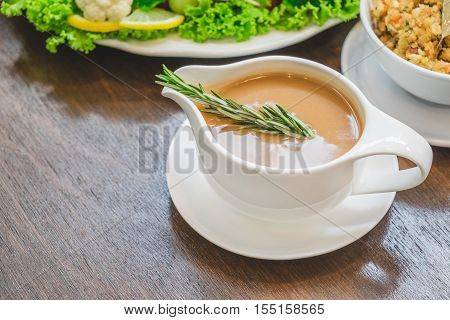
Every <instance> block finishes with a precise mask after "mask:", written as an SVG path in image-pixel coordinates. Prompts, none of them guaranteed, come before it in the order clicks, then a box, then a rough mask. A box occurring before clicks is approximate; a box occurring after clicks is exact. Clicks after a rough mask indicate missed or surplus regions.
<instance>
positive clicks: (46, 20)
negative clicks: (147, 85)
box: [0, 0, 169, 53]
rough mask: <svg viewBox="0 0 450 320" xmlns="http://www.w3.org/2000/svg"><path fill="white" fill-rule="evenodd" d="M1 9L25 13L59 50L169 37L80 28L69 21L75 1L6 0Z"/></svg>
mask: <svg viewBox="0 0 450 320" xmlns="http://www.w3.org/2000/svg"><path fill="white" fill-rule="evenodd" d="M0 12H1V13H2V14H4V15H5V16H8V17H13V16H24V17H26V18H27V19H28V20H29V21H30V22H31V23H32V24H33V25H34V26H35V27H36V29H37V30H38V31H41V32H44V33H47V34H48V35H49V37H48V38H47V42H46V47H47V49H48V50H49V51H50V52H52V53H55V52H57V49H58V47H59V46H60V45H62V44H65V45H67V46H69V47H70V48H72V49H74V50H77V51H80V52H83V53H89V52H91V51H92V50H94V49H95V41H97V40H100V39H105V38H115V39H120V40H127V39H138V40H153V39H157V38H161V37H165V36H166V35H167V33H168V32H169V31H167V30H149V31H147V30H125V29H124V30H120V31H116V32H110V33H95V32H87V31H83V30H78V29H76V28H74V27H72V26H70V25H69V24H68V23H67V18H68V17H69V16H71V15H73V14H75V13H79V11H78V8H77V7H76V5H75V4H74V1H73V0H4V1H3V2H2V4H1V8H0Z"/></svg>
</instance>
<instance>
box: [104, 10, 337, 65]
mask: <svg viewBox="0 0 450 320" xmlns="http://www.w3.org/2000/svg"><path fill="white" fill-rule="evenodd" d="M342 22H343V21H342V20H339V19H330V20H328V21H327V22H326V23H325V24H323V25H322V26H318V25H315V24H310V25H308V26H306V27H305V28H303V29H301V30H298V31H281V30H276V29H272V30H271V31H270V32H268V33H265V34H261V35H256V36H253V37H252V38H250V39H248V40H246V41H242V42H237V41H230V40H226V39H222V40H209V41H206V42H203V43H198V42H194V41H193V40H190V39H183V38H181V37H180V36H179V35H178V34H170V35H168V36H167V37H164V38H161V39H155V40H147V41H139V40H128V41H122V40H117V39H102V40H97V41H96V44H98V45H101V46H104V47H110V48H114V49H118V50H121V51H125V52H129V53H134V54H138V55H143V56H150V57H167V58H169V57H174V58H175V57H184V58H213V59H214V58H217V59H220V58H233V57H242V56H248V55H252V54H258V53H263V52H268V51H273V50H277V49H280V48H284V47H288V46H290V45H293V44H296V43H300V42H302V41H304V40H307V39H309V38H311V37H313V36H315V35H317V34H319V33H320V32H322V31H325V30H327V29H329V28H331V27H334V26H336V25H338V24H341V23H342ZM275 32H276V33H279V34H283V37H280V38H279V39H277V41H273V40H272V41H271V42H262V41H261V44H259V45H258V46H253V47H252V43H251V41H252V40H253V39H263V37H265V36H266V37H267V36H268V35H273V34H274V33H275ZM170 41H175V42H177V41H179V42H180V44H182V43H188V44H189V45H190V46H191V48H189V50H187V49H186V48H185V49H180V48H172V49H159V50H154V49H155V47H156V48H157V49H158V46H161V47H162V46H164V44H165V43H170ZM208 44H214V45H215V48H214V49H212V50H205V49H204V48H205V45H208ZM217 44H218V46H217ZM245 44H248V46H246V45H245ZM230 47H232V48H231V49H230ZM236 47H239V48H238V49H237V48H236ZM241 47H242V48H241ZM152 49H153V51H152Z"/></svg>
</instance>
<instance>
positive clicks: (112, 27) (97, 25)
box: [67, 14, 120, 32]
mask: <svg viewBox="0 0 450 320" xmlns="http://www.w3.org/2000/svg"><path fill="white" fill-rule="evenodd" d="M67 22H68V23H69V25H71V26H72V27H74V28H77V29H80V30H84V31H91V32H112V31H117V30H119V29H120V24H119V23H118V22H114V21H102V22H97V21H90V20H87V19H85V18H83V17H82V16H79V15H77V14H74V15H72V16H70V17H69V18H68V19H67Z"/></svg>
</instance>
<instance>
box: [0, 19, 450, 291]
mask: <svg viewBox="0 0 450 320" xmlns="http://www.w3.org/2000/svg"><path fill="white" fill-rule="evenodd" d="M353 24H354V22H352V23H347V24H342V25H340V26H338V27H335V28H333V29H331V30H329V31H326V32H324V33H322V34H320V35H318V36H316V37H315V38H313V39H311V40H308V41H305V42H304V43H302V44H299V45H295V46H291V47H289V48H286V49H282V50H278V51H275V52H272V53H271V54H283V55H293V56H298V57H305V58H308V59H312V60H316V61H319V62H321V63H324V64H326V65H328V66H330V67H332V68H335V69H337V70H339V68H340V50H341V46H342V43H343V41H344V38H345V36H346V35H347V33H348V31H349V30H350V29H351V27H352V26H353ZM0 39H1V42H0V50H1V54H0V147H1V152H0V298H3V299H11V298H13V299H113V298H114V299H156V298H164V299H178V298H191V299H222V298H223V299H229V298H235V299H250V298H253V299H279V298H287V299H290V298H297V299H307V298H313V299H314V298H315V299H319V298H320V299H321V298H323V299H338V298H339V299H347V298H369V299H385V298H449V297H450V291H449V290H450V289H449V287H450V249H449V246H450V226H449V225H450V217H449V213H450V208H449V203H450V150H449V149H443V148H433V150H434V157H435V159H434V164H433V168H432V170H431V173H430V176H429V177H428V179H427V180H426V182H425V183H424V184H422V185H421V186H420V187H418V188H415V189H413V190H409V191H404V192H400V193H398V194H397V197H396V199H395V201H394V204H393V206H392V208H391V209H390V210H389V213H388V214H387V215H386V217H385V218H384V219H383V220H382V221H381V223H380V224H379V225H378V226H377V227H376V228H375V229H374V230H373V231H371V232H370V233H369V234H368V235H366V236H365V237H364V238H363V239H362V240H361V241H358V242H356V243H353V244H351V245H349V246H347V247H345V248H343V249H341V250H338V251H336V252H334V253H330V254H327V255H324V256H320V257H316V258H310V259H304V260H296V261H284V262H274V261H262V260H257V259H250V258H245V257H241V256H238V255H235V254H232V253H229V252H227V251H225V250H223V249H221V248H218V247H216V246H215V245H213V244H211V243H209V242H208V241H206V240H204V239H203V238H202V237H200V236H199V235H198V234H197V233H196V232H195V231H193V230H192V229H191V228H190V227H189V226H188V225H187V224H186V223H185V222H184V220H183V219H182V218H181V216H180V215H179V213H178V212H177V210H176V209H175V208H174V206H173V204H172V202H171V200H170V196H169V192H168V188H167V185H166V180H165V174H164V161H165V158H164V155H165V154H166V153H167V149H168V143H169V141H170V138H171V137H172V136H173V134H174V132H175V130H176V129H177V127H178V126H179V123H180V120H183V119H184V114H183V113H182V111H181V110H180V109H179V107H178V106H177V105H175V104H174V103H173V102H171V101H169V100H167V99H165V98H163V97H161V95H160V88H159V87H157V86H156V85H154V84H153V79H154V78H153V76H154V74H155V73H157V72H159V71H160V70H161V64H162V63H165V64H167V65H168V66H170V67H171V68H177V67H179V66H182V65H188V64H193V63H197V64H198V63H202V64H223V63H227V62H231V61H237V60H239V59H220V60H201V59H167V58H149V57H140V56H134V55H131V54H127V53H123V52H119V51H115V50H111V49H107V48H98V49H97V50H96V51H95V52H94V53H93V54H91V55H89V56H88V57H84V56H83V55H80V54H77V53H75V52H73V51H70V50H69V49H64V48H63V49H62V50H61V51H60V52H59V54H57V55H52V54H49V53H47V52H46V51H45V49H44V47H43V46H44V37H43V35H41V34H38V33H37V32H35V31H34V29H33V28H32V27H31V26H29V25H28V24H27V23H26V22H25V21H24V20H21V19H14V20H7V19H5V18H3V17H1V18H0ZM148 127H150V128H155V127H156V128H160V130H159V132H158V135H159V136H158V137H159V138H158V140H157V143H156V144H155V145H154V146H153V147H152V148H151V151H146V152H141V157H139V131H140V130H145V128H148ZM140 128H141V129H140ZM142 128H144V129H142ZM141 142H142V141H141ZM141 151H142V150H141ZM139 159H141V162H140V161H139ZM143 159H145V161H142V160H143ZM140 163H141V165H140Z"/></svg>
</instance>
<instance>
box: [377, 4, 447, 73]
mask: <svg viewBox="0 0 450 320" xmlns="http://www.w3.org/2000/svg"><path fill="white" fill-rule="evenodd" d="M442 4H443V1H442V0H420V1H419V0H374V1H373V6H372V9H371V17H372V21H373V27H374V31H375V33H376V34H377V36H378V37H379V38H380V40H381V41H382V42H383V43H384V44H385V45H386V46H387V47H388V48H389V49H391V50H392V51H394V52H395V53H396V54H398V55H399V56H400V57H402V58H404V59H406V60H408V61H410V62H412V63H414V64H416V65H418V66H421V67H424V68H427V69H430V70H433V71H437V72H441V73H446V74H450V39H446V40H445V41H442V42H441V38H442V28H441V25H442Z"/></svg>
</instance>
